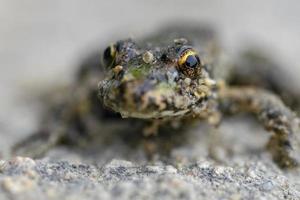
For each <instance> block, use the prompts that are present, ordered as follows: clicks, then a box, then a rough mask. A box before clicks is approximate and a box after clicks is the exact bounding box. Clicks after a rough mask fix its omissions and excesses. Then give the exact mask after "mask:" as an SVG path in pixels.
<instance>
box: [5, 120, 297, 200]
mask: <svg viewBox="0 0 300 200" xmlns="http://www.w3.org/2000/svg"><path fill="white" fill-rule="evenodd" d="M207 128H208V127H206V125H205V124H203V123H202V124H200V125H199V127H198V128H197V127H196V128H195V129H191V130H190V131H189V132H188V133H187V134H186V140H185V141H184V142H183V143H182V144H181V145H180V146H178V147H175V148H174V149H173V150H172V153H171V155H170V156H169V157H168V158H164V157H157V158H156V159H155V160H154V161H152V162H149V161H148V160H147V159H146V157H145V154H144V152H143V148H142V147H141V146H134V147H132V146H130V145H129V144H128V143H126V141H127V139H130V138H127V139H124V137H122V135H113V136H112V135H110V136H109V135H105V134H104V136H102V137H100V138H99V139H100V140H101V138H102V139H104V138H105V139H104V140H105V141H106V142H101V141H100V142H99V141H94V142H91V143H89V144H88V146H87V147H85V148H77V147H68V146H61V147H57V148H54V149H52V150H51V151H50V152H49V153H48V154H47V155H46V156H45V157H44V158H42V159H40V160H32V159H31V158H25V157H16V158H11V159H9V160H2V161H0V199H208V200H211V199H218V200H219V199H232V200H238V199H249V200H250V199H299V198H300V181H299V172H300V170H295V171H290V172H287V171H282V170H281V169H279V168H278V167H277V166H276V165H275V164H274V163H273V162H272V160H271V158H270V155H269V154H268V153H267V152H265V151H264V149H263V146H264V143H265V141H266V139H267V137H268V134H267V133H266V132H265V131H264V130H262V129H261V128H259V126H257V124H256V123H255V122H254V121H253V120H251V119H250V118H248V117H246V116H239V118H233V119H230V120H226V121H225V123H224V124H223V125H222V126H221V129H220V131H221V132H222V139H221V140H222V145H224V147H228V148H230V149H231V150H232V155H230V154H229V155H227V154H224V155H222V159H223V161H222V162H216V161H214V160H211V159H209V158H208V157H207V155H208V152H207V149H208V143H209V141H208V140H209V137H208V135H207V134H206V133H207V131H208V129H207ZM240 130H242V131H240ZM251 131H253V132H251ZM107 141H109V142H107ZM220 152H223V151H222V150H220Z"/></svg>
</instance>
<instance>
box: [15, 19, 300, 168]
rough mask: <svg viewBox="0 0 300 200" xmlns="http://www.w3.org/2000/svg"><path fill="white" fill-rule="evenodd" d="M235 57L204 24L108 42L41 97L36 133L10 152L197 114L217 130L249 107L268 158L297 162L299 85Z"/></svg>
mask: <svg viewBox="0 0 300 200" xmlns="http://www.w3.org/2000/svg"><path fill="white" fill-rule="evenodd" d="M241 57H242V58H241V59H240V60H241V61H240V62H234V61H233V62H232V61H230V59H229V58H228V56H227V55H226V53H225V52H224V50H223V48H222V47H221V45H220V41H219V38H218V36H217V33H216V31H215V30H214V29H213V28H212V27H211V26H207V25H204V26H199V25H187V24H185V25H169V26H166V27H164V28H162V29H161V30H159V31H157V32H155V33H152V34H150V35H148V36H146V37H143V38H140V39H139V38H129V39H122V40H118V41H116V42H113V43H111V44H109V45H106V47H105V48H104V49H103V50H101V51H96V52H95V53H94V54H93V55H91V56H90V57H89V58H88V59H86V60H85V61H84V62H83V64H82V65H81V66H80V67H79V69H78V71H77V74H76V78H75V80H74V82H73V83H72V84H71V85H70V86H69V87H68V88H67V89H66V90H64V92H62V93H60V95H58V96H59V97H58V98H56V100H54V101H51V103H48V104H47V106H46V107H47V109H46V111H45V113H44V115H43V117H42V120H41V121H42V122H41V126H40V129H39V130H38V131H37V133H35V134H33V135H31V136H30V137H28V138H26V139H24V140H23V141H21V142H19V143H18V144H16V145H15V146H14V148H13V152H17V153H16V154H27V155H30V156H37V155H41V154H43V153H45V152H47V151H48V150H49V149H50V148H52V147H54V146H56V145H58V144H61V143H76V144H78V143H80V142H81V141H82V139H83V138H87V137H89V136H91V135H98V134H101V132H104V131H111V129H110V127H114V126H117V124H118V125H119V124H122V123H125V124H127V125H128V124H129V125H128V126H127V128H129V129H134V127H138V128H137V129H134V130H138V132H139V133H138V134H140V135H142V136H143V137H144V138H146V140H147V138H153V137H154V138H155V137H157V135H160V134H161V132H173V130H181V131H182V127H185V128H186V127H189V126H190V124H193V123H197V122H199V121H205V122H207V123H208V124H209V125H210V126H211V127H214V128H216V129H217V128H218V126H219V125H220V124H221V122H222V119H223V118H224V117H226V116H232V115H235V114H237V113H248V114H250V115H253V116H255V117H256V118H257V121H258V122H259V123H260V124H261V125H262V126H263V127H264V128H265V129H266V130H267V131H268V132H270V133H271V136H270V139H269V141H268V143H267V145H266V148H267V150H268V151H269V153H270V155H271V157H272V159H273V160H274V162H275V163H276V164H277V165H278V166H279V167H281V168H283V169H291V168H296V167H297V166H299V160H298V158H297V147H298V139H297V134H298V132H297V131H298V128H299V118H298V117H297V114H296V111H293V110H292V109H291V108H290V107H294V108H296V106H295V105H296V104H297V102H298V101H297V94H296V93H297V92H295V90H292V89H290V88H288V87H285V86H282V84H281V82H282V81H280V78H282V77H283V75H282V74H283V73H284V72H282V71H280V70H277V67H276V64H274V63H273V62H272V61H270V60H268V59H267V58H265V57H264V56H261V55H260V54H259V53H257V52H256V51H252V52H251V51H250V52H247V53H245V55H243V56H241ZM52 96H55V97H57V96H56V95H52ZM54 99H55V98H54ZM295 102H296V103H295ZM191 127H192V126H191ZM183 131H184V130H183ZM174 134H177V133H176V132H175V131H174ZM145 146H147V145H145ZM150 147H151V145H150ZM150 147H149V145H148V147H147V148H145V149H147V151H150V152H151V153H153V148H152V149H151V148H150ZM20 152H21V153H20ZM24 152H25V153H24ZM151 153H149V154H151Z"/></svg>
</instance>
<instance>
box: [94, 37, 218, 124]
mask: <svg viewBox="0 0 300 200" xmlns="http://www.w3.org/2000/svg"><path fill="white" fill-rule="evenodd" d="M144 46H146V47H143V48H142V47H139V45H138V44H137V43H135V42H133V41H132V40H130V39H129V40H122V41H118V42H117V43H115V44H112V45H110V46H109V47H107V48H106V50H105V51H104V55H103V63H104V65H105V66H106V69H107V75H106V78H105V79H104V80H103V81H101V82H100V84H99V91H100V92H99V96H100V98H101V100H102V102H103V103H104V105H105V106H107V107H108V108H110V109H112V110H114V111H115V112H119V113H120V114H121V115H122V116H123V117H136V118H144V119H155V118H168V117H175V116H178V117H181V116H184V115H188V114H193V115H197V114H202V113H203V112H205V111H206V110H207V109H208V108H207V107H208V102H209V101H208V100H209V99H213V98H214V96H215V91H214V89H213V88H215V87H214V86H215V81H214V80H212V79H211V78H210V76H209V73H208V71H207V69H206V65H205V63H204V62H203V61H202V59H201V55H199V53H198V52H197V50H196V49H194V48H193V47H192V46H189V45H187V42H186V40H185V39H177V40H174V42H172V43H170V44H167V45H165V46H159V47H157V46H156V47H155V46H153V45H151V44H148V45H144Z"/></svg>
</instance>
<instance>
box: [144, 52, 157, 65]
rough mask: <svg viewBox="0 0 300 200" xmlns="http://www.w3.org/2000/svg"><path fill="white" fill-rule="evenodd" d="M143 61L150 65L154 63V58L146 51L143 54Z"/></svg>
mask: <svg viewBox="0 0 300 200" xmlns="http://www.w3.org/2000/svg"><path fill="white" fill-rule="evenodd" d="M143 61H144V62H145V63H147V64H149V63H152V62H153V61H154V56H153V54H152V53H151V52H150V51H146V52H145V53H144V54H143Z"/></svg>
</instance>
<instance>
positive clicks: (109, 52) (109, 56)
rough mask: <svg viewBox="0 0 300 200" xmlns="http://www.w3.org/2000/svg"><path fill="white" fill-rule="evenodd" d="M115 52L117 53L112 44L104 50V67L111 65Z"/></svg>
mask: <svg viewBox="0 0 300 200" xmlns="http://www.w3.org/2000/svg"><path fill="white" fill-rule="evenodd" d="M116 54H117V51H116V46H115V45H114V44H111V45H110V46H108V47H107V48H106V49H105V50H104V53H103V61H104V64H105V66H106V67H112V66H113V63H114V61H115V57H116Z"/></svg>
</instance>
